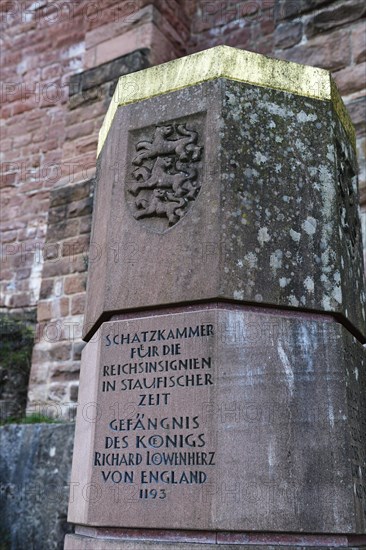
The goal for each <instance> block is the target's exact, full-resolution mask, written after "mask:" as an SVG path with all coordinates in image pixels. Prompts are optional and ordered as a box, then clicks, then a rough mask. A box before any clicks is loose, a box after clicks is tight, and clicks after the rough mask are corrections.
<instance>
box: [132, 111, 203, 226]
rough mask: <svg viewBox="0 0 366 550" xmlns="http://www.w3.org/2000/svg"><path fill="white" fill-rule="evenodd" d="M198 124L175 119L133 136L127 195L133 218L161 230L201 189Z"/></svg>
mask: <svg viewBox="0 0 366 550" xmlns="http://www.w3.org/2000/svg"><path fill="white" fill-rule="evenodd" d="M202 155H203V145H202V130H201V124H199V122H198V121H197V120H195V121H177V122H169V123H166V124H161V125H158V126H155V127H153V128H147V129H145V131H143V133H140V136H134V141H133V145H132V151H131V156H132V162H131V168H130V176H131V178H130V179H129V181H128V182H127V184H126V199H127V202H128V204H129V207H130V209H131V211H132V214H133V216H134V218H135V219H136V220H142V221H143V223H144V224H145V225H148V226H149V227H151V228H153V229H154V230H156V231H158V232H164V231H166V230H167V229H169V228H170V227H172V226H173V225H175V224H176V223H177V222H179V220H180V219H181V218H182V217H183V216H185V214H186V213H187V212H188V210H189V208H190V207H191V205H192V203H193V202H194V201H195V200H196V198H197V196H198V194H199V191H200V189H201V185H202V183H201V177H200V172H201V161H202Z"/></svg>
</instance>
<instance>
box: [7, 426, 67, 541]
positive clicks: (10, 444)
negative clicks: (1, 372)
mask: <svg viewBox="0 0 366 550" xmlns="http://www.w3.org/2000/svg"><path fill="white" fill-rule="evenodd" d="M73 435H74V425H73V424H63V425H56V424H34V425H15V424H14V425H9V426H4V427H1V428H0V480H1V491H0V508H1V511H0V516H1V527H0V540H1V542H2V543H3V544H4V546H3V548H11V549H12V550H23V549H24V548H37V550H52V549H54V550H56V549H61V548H63V539H64V536H65V533H70V532H71V531H72V527H71V525H68V524H67V521H66V513H67V502H68V497H69V489H70V485H69V476H70V466H71V455H72V443H73Z"/></svg>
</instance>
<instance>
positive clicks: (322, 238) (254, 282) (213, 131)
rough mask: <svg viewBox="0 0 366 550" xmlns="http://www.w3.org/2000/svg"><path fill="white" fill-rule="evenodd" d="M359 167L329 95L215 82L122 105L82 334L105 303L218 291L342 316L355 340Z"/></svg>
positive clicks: (97, 224) (106, 153)
mask: <svg viewBox="0 0 366 550" xmlns="http://www.w3.org/2000/svg"><path fill="white" fill-rule="evenodd" d="M180 127H181V129H180V130H179V128H180ZM173 130H174V131H173ZM188 130H189V131H191V137H187V138H186V139H187V140H188V142H187V143H189V145H187V147H188V148H187V149H185V146H184V147H183V145H182V142H183V141H184V138H183V137H182V132H184V131H185V132H187V131H188ZM164 132H167V134H166V135H165V136H164V135H162V136H160V137H159V133H160V134H163V133H164ZM169 132H171V134H169ZM179 132H180V133H179ZM169 136H171V137H170V138H169ZM159 139H161V144H160V145H157V143H158V140H159ZM174 140H175V143H180V144H181V146H182V155H180V153H179V154H178V153H177V151H176V152H175V153H174V152H173V150H172V147H173V145H172V144H174ZM189 140H190V141H189ZM233 144H234V145H233ZM154 147H155V148H156V147H157V148H159V147H160V148H161V149H160V150H161V153H160V155H159V154H158V153H154ZM173 149H174V147H173ZM177 150H178V149H177ZM164 151H165V154H166V155H168V162H169V163H172V162H174V163H175V164H174V168H173V167H172V165H171V164H170V165H169V166H168V165H164V162H165V160H164V159H165V157H164ZM168 151H169V152H168ZM157 157H158V158H157ZM155 159H157V160H155ZM172 159H173V160H172ZM154 163H155V164H154ZM153 168H154V170H153ZM159 170H160V171H159ZM356 173H357V168H356V159H355V153H354V150H353V149H352V147H351V146H350V144H349V140H348V138H347V137H346V134H345V132H344V130H343V127H342V125H341V124H340V123H339V121H338V119H337V117H336V116H335V114H334V111H333V108H332V105H331V103H330V102H327V101H320V100H316V99H310V98H306V97H301V96H297V95H292V94H289V93H286V92H282V91H277V90H271V89H264V88H259V87H255V86H251V85H248V84H243V83H237V82H233V81H229V80H225V79H219V80H216V81H212V82H208V83H205V84H202V85H198V86H193V87H190V88H187V89H185V90H182V91H179V92H173V93H170V94H165V95H163V96H160V97H155V98H153V99H150V100H148V101H145V102H144V106H143V108H142V105H141V103H136V104H131V105H127V106H125V107H122V108H119V109H118V111H117V114H116V116H115V118H114V121H113V124H112V127H111V130H110V132H109V134H108V137H107V141H106V143H105V146H104V149H103V151H102V153H101V155H100V159H99V168H98V174H99V175H98V184H97V191H96V200H95V210H94V228H93V236H92V242H93V244H94V245H97V246H98V250H100V255H99V256H98V257H96V258H95V261H91V262H90V271H89V280H88V293H89V299H88V301H87V310H86V321H85V334H86V335H88V334H89V336H90V334H91V333H92V331H93V330H95V328H96V325H97V323H98V322H100V321H101V320H102V319H103V315H104V316H105V315H110V314H111V313H112V312H118V311H125V310H130V309H133V308H139V307H151V306H159V305H168V304H174V303H190V302H193V301H196V302H197V301H201V300H212V299H217V298H219V299H226V300H235V301H239V302H246V303H261V304H262V305H265V304H269V305H274V306H281V307H285V308H301V309H306V310H316V311H323V312H328V313H335V314H339V315H341V316H342V317H343V318H344V319H347V320H348V321H349V322H350V323H351V324H352V325H353V327H354V328H355V330H356V331H358V332H359V333H362V334H363V338H364V337H365V334H366V329H365V318H364V316H365V310H364V304H365V294H364V288H363V284H364V280H363V264H362V245H361V239H360V222H359V218H358V214H357V208H356V204H357V200H358V198H357V197H358V194H357V193H358V191H357V178H356V176H355V174H356ZM159 178H160V179H159ZM146 182H147V183H146ZM182 182H183V183H182ZM172 186H176V187H173V189H172ZM154 187H155V190H154V191H152V189H154ZM166 189H167V190H166ZM174 189H176V190H177V193H178V194H176V195H174V193H173V190H174ZM188 190H190V195H188ZM166 193H170V197H172V196H173V199H171V201H169V200H168V196H167V195H166ZM174 197H175V198H174ZM153 201H154V202H153ZM173 201H174V202H173ZM168 205H170V206H168ZM159 209H160V210H159ZM168 209H171V210H170V212H169V211H168ZM169 216H170V217H169ZM339 228H341V230H340V229H339ZM157 258H158V260H159V261H157ZM350 289H352V291H350ZM104 318H105V317H104Z"/></svg>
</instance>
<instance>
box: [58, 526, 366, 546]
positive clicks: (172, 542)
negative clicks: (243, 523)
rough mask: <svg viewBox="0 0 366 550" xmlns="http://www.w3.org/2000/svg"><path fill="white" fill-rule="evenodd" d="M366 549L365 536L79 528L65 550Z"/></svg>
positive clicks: (66, 543) (69, 538)
mask: <svg viewBox="0 0 366 550" xmlns="http://www.w3.org/2000/svg"><path fill="white" fill-rule="evenodd" d="M218 547H222V548H223V549H225V550H312V549H316V548H318V549H324V550H325V549H327V550H330V549H337V550H346V549H347V550H366V536H365V535H360V536H357V535H352V536H348V535H305V534H296V533H295V534H294V533H291V534H290V533H244V532H224V531H216V532H215V531H169V530H155V529H114V528H93V527H92V528H90V527H83V526H76V528H75V534H74V535H67V536H66V539H65V547H64V550H165V549H166V550H214V549H217V548H218Z"/></svg>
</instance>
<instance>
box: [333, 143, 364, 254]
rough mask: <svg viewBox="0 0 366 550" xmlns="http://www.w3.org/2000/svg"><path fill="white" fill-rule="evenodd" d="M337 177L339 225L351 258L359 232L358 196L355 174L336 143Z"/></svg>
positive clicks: (355, 248) (354, 252)
mask: <svg viewBox="0 0 366 550" xmlns="http://www.w3.org/2000/svg"><path fill="white" fill-rule="evenodd" d="M337 149H338V158H339V168H338V178H339V194H340V199H341V200H340V209H339V210H340V216H341V225H342V228H343V231H344V233H345V235H346V239H347V246H348V249H349V252H350V255H351V257H352V258H354V257H355V255H356V250H357V246H358V241H359V238H360V232H361V222H360V219H359V215H358V198H357V195H356V193H355V188H356V185H357V184H356V182H357V176H356V175H355V173H354V171H353V169H352V167H351V164H350V162H349V160H348V159H347V158H346V156H345V154H344V153H343V151H342V148H341V147H340V146H339V145H338V147H337Z"/></svg>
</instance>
